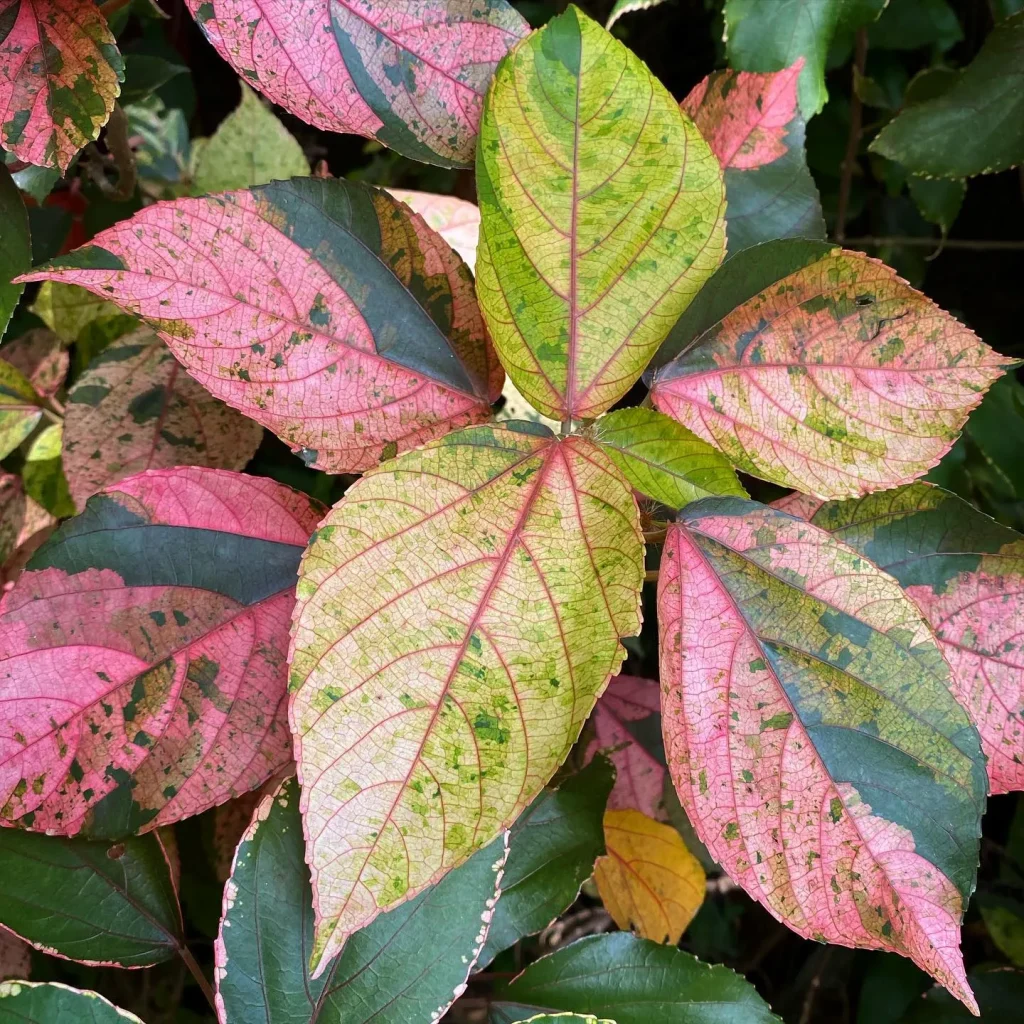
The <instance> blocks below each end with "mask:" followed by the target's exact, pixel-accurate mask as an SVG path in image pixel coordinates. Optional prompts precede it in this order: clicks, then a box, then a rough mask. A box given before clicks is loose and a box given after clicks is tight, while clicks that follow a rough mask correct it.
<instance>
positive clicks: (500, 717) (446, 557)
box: [290, 423, 643, 971]
mask: <svg viewBox="0 0 1024 1024" xmlns="http://www.w3.org/2000/svg"><path fill="white" fill-rule="evenodd" d="M368 579H373V580H375V581H376V582H375V586H374V587H373V588H368V587H367V583H366V581H367V580H368ZM642 580H643V547H642V542H641V536H640V532H639V517H638V513H637V508H636V504H635V502H634V501H633V497H632V494H631V493H630V491H629V489H628V487H627V486H626V484H625V482H624V481H623V480H622V478H621V477H620V476H619V474H618V472H617V471H616V470H615V468H614V466H613V465H612V463H611V462H610V461H609V460H608V458H607V457H606V456H605V455H603V454H602V452H601V450H600V449H599V448H598V447H597V446H596V445H594V444H593V443H592V442H590V441H587V440H586V439H584V438H581V437H568V438H565V439H564V440H559V439H557V438H555V437H554V436H553V435H551V434H550V433H549V432H548V431H546V430H544V428H542V427H538V426H535V425H533V424H521V423H520V424H512V425H510V426H487V427H473V428H469V429H467V430H463V431H460V432H458V433H455V434H449V435H448V436H447V437H445V438H442V439H441V440H440V441H435V442H432V443H431V444H430V445H427V446H426V447H424V448H422V449H420V450H418V451H415V452H409V453H408V454H406V455H404V456H402V457H401V458H399V459H397V460H392V461H391V462H388V463H387V464H385V465H384V466H381V467H379V468H378V469H376V470H374V471H372V472H371V473H368V474H367V475H366V476H364V477H363V478H362V479H361V480H360V481H358V482H357V483H356V484H355V485H354V486H353V487H352V488H350V490H349V491H348V492H347V493H346V495H345V497H344V498H343V499H342V501H341V502H340V503H339V504H338V505H337V506H336V507H335V508H334V510H333V511H332V512H331V513H330V514H329V515H328V517H327V518H326V519H325V520H324V522H323V524H322V525H321V527H320V529H319V530H318V531H317V535H316V537H315V538H314V540H313V541H312V543H311V544H310V547H309V550H308V552H307V553H306V556H305V557H304V559H303V562H302V567H301V570H300V580H299V587H298V604H297V607H296V613H295V627H294V630H293V640H292V647H291V661H292V675H291V688H292V690H293V693H292V697H291V704H290V721H291V726H292V733H293V735H294V736H295V753H296V760H297V762H298V770H299V779H300V780H301V782H302V787H303V797H302V798H303V803H302V808H303V823H304V827H305V831H306V838H307V844H308V848H307V861H308V863H309V864H310V865H311V868H312V875H313V892H314V901H315V904H316V908H317V939H316V944H315V948H314V955H313V962H314V964H317V965H319V967H318V970H319V971H322V970H323V968H324V967H325V965H326V963H327V961H329V960H330V959H331V958H332V957H333V956H334V955H335V954H336V952H337V950H338V949H339V948H340V946H341V945H342V943H343V941H344V939H345V937H346V936H347V935H348V934H349V933H351V932H353V931H355V930H357V929H359V928H361V927H363V926H364V925H366V924H368V923H369V922H370V921H372V920H373V919H374V917H376V915H377V914H378V913H380V911H381V910H384V909H387V908H388V907H391V906H394V905H396V904H397V903H400V902H402V901H404V900H407V899H411V898H412V897H413V896H415V895H416V893H418V892H420V891H421V890H422V889H423V888H425V887H426V886H428V885H431V884H433V883H434V882H436V881H437V880H438V879H440V878H441V877H443V876H444V874H445V873H446V872H447V871H449V870H451V868H453V867H455V866H457V865H458V864H460V863H462V862H463V861H464V860H466V858H467V857H469V856H470V855H471V854H473V853H474V852H475V851H476V850H478V849H480V848H481V847H482V846H484V845H486V844H487V843H489V842H490V841H491V840H492V839H493V838H494V837H495V836H496V835H498V834H499V833H500V832H501V831H502V830H503V829H504V828H506V827H508V826H509V825H510V824H511V823H512V822H513V821H514V820H515V819H516V818H517V817H518V815H519V814H520V812H521V811H522V810H523V809H524V808H525V807H526V806H527V805H528V804H529V803H530V802H531V801H532V800H533V798H534V797H535V796H536V795H537V794H538V793H539V792H540V790H541V787H542V786H543V785H544V784H545V783H546V782H547V781H548V779H550V778H551V775H552V774H553V772H554V771H555V769H556V768H557V767H558V766H559V765H560V764H561V763H562V761H563V760H564V759H565V756H566V755H567V753H568V752H569V749H570V747H571V746H572V744H573V742H574V741H575V740H576V738H577V737H578V736H579V733H580V730H581V728H582V726H583V723H584V722H585V721H586V718H587V716H588V715H589V714H590V712H591V710H592V708H593V706H594V701H595V700H596V698H597V695H598V694H599V693H600V692H601V690H602V689H603V688H604V686H605V683H606V681H607V679H608V678H609V676H610V675H612V674H614V673H615V672H616V671H617V669H618V667H619V665H620V664H621V662H622V659H623V657H624V654H625V651H624V650H623V648H622V646H621V644H620V643H619V637H623V636H631V635H634V634H635V633H636V632H637V631H638V630H639V626H640V615H639V604H640V589H641V584H642Z"/></svg>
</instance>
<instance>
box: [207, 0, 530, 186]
mask: <svg viewBox="0 0 1024 1024" xmlns="http://www.w3.org/2000/svg"><path fill="white" fill-rule="evenodd" d="M187 2H188V6H189V9H190V10H191V11H192V13H193V14H194V15H195V17H196V20H197V21H198V23H199V25H200V27H201V28H202V29H203V31H204V32H205V33H206V36H207V38H208V39H209V40H210V42H211V43H213V45H214V46H215V47H216V48H217V50H218V51H219V53H220V54H221V56H222V57H224V58H225V59H226V60H227V61H229V62H230V63H231V65H232V66H233V67H234V68H235V70H236V71H238V73H239V74H240V75H241V76H242V77H243V78H245V79H246V80H247V81H248V82H249V83H250V84H251V85H253V86H254V87H255V88H257V89H259V90H260V92H262V93H263V94H264V95H265V96H266V97H267V98H268V99H270V100H272V101H273V102H274V103H279V104H280V105H281V106H283V107H284V108H285V109H287V110H288V111H290V112H291V113H293V114H295V115H296V116H297V117H301V118H302V119H303V120H304V121H308V122H309V123H310V124H312V125H315V126H316V127H317V128H325V129H327V130H328V131H334V132H354V133H356V134H358V135H366V136H370V137H372V138H376V139H377V140H378V141H379V142H382V143H384V145H386V146H390V147H391V148H392V149H394V150H397V151H398V152H399V153H402V154H403V155H405V156H409V157H412V158H413V159H415V160H423V161H426V162H427V163H433V164H440V165H442V166H445V167H465V166H468V165H469V164H470V163H472V159H473V145H474V142H475V140H476V133H477V126H478V124H479V121H480V107H481V104H482V102H483V93H484V90H485V89H486V88H487V83H488V82H489V81H490V78H491V75H492V74H493V73H494V67H495V65H496V64H497V63H498V61H499V60H500V59H501V58H502V57H503V56H504V54H505V53H506V51H507V50H508V48H509V47H510V46H511V45H512V44H513V43H514V42H515V41H516V40H517V39H520V38H522V37H523V36H524V35H526V33H527V31H529V27H528V26H527V24H526V22H525V21H524V20H523V18H522V17H521V16H520V15H519V14H518V13H516V10H515V8H513V7H512V6H511V5H510V4H508V3H506V2H505V0H483V2H478V0H187Z"/></svg>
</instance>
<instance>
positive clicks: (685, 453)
mask: <svg viewBox="0 0 1024 1024" xmlns="http://www.w3.org/2000/svg"><path fill="white" fill-rule="evenodd" d="M594 436H595V437H596V438H597V440H598V441H599V442H600V444H601V447H602V448H603V449H604V450H605V451H606V452H607V453H608V455H609V457H610V458H611V460H612V462H614V463H615V465H616V466H618V467H619V469H620V470H621V471H622V475H623V476H624V477H625V478H626V479H627V480H628V481H629V483H630V485H631V486H632V487H633V488H634V489H635V490H638V491H639V492H640V493H641V494H646V495H647V497H649V498H654V499H655V500H656V501H660V502H661V503H662V504H663V505H667V506H668V507H669V508H673V509H678V508H682V507H683V506H684V505H688V504H689V503H690V502H691V501H696V500H697V499H698V498H706V497H707V496H708V495H709V494H736V495H740V496H745V495H746V491H744V490H743V486H742V485H741V484H740V482H739V480H738V479H737V478H736V471H735V470H734V469H733V468H732V465H731V464H730V463H729V460H728V459H727V458H726V457H725V456H724V455H723V454H722V453H721V452H720V451H718V449H717V448H713V447H712V446H711V445H710V444H708V443H707V441H702V440H701V439H700V438H699V437H697V436H696V435H695V434H693V433H692V432H691V431H689V430H687V429H686V427H684V426H683V425H682V424H681V423H677V422H676V421H675V420H674V419H672V417H671V416H666V415H664V413H660V412H656V411H655V410H654V409H644V408H636V409H617V410H616V411H615V412H610V413H608V415H607V416H603V417H601V419H600V420H598V422H597V429H596V434H595V435H594Z"/></svg>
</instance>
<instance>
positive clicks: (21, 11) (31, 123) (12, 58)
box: [0, 0, 124, 172]
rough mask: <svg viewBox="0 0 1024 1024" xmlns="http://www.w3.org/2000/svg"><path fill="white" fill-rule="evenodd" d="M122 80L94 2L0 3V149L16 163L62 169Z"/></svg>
mask: <svg viewBox="0 0 1024 1024" xmlns="http://www.w3.org/2000/svg"><path fill="white" fill-rule="evenodd" d="M123 79H124V64H123V62H122V60H121V55H120V54H119V53H118V51H117V44H116V43H115V41H114V36H113V34H112V33H111V31H110V29H109V28H108V27H107V23H106V21H105V20H104V17H103V15H102V14H101V13H100V12H99V10H98V9H97V5H96V4H95V3H93V0H0V144H2V145H3V147H4V148H5V149H8V150H10V151H11V152H12V153H14V155H15V156H16V157H18V159H19V160H23V161H24V162H25V163H30V164H38V165H41V166H44V167H58V168H60V170H61V171H62V172H63V171H66V170H67V168H68V165H69V164H70V163H71V161H72V159H73V158H74V156H75V154H76V153H77V152H78V151H79V150H80V149H81V148H82V147H83V146H84V145H85V144H86V143H87V142H91V141H92V140H93V139H95V138H96V137H97V136H98V135H99V133H100V129H101V128H102V127H103V125H104V124H106V122H107V118H108V117H109V116H110V112H111V110H113V108H114V100H115V99H117V96H118V94H119V93H120V91H121V86H120V82H121V81H122V80H123Z"/></svg>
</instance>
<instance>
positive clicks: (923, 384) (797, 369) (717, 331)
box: [651, 250, 1012, 498]
mask: <svg viewBox="0 0 1024 1024" xmlns="http://www.w3.org/2000/svg"><path fill="white" fill-rule="evenodd" d="M1011 363H1012V360H1010V359H1007V358H1005V357H1004V356H1001V355H999V354H997V353H996V352H993V351H992V349H990V348H989V347H988V346H987V345H985V344H984V343H983V342H982V341H980V340H979V339H978V337H977V336H976V335H975V334H974V333H973V332H972V331H970V330H968V329H967V328H966V327H964V326H963V325H962V324H960V323H958V322H957V321H956V320H954V319H953V317H951V316H950V315H949V314H948V313H945V312H943V310H941V309H939V307H938V306H936V305H935V304H934V303H933V302H932V301H931V300H930V299H927V298H926V297H925V296H924V295H922V294H921V293H920V292H917V291H915V290H914V289H913V288H911V287H910V286H909V285H908V284H907V283H906V282H904V281H903V280H901V279H900V278H899V277H897V276H896V273H895V271H893V270H891V269H890V268H889V267H887V266H885V264H883V263H880V262H878V261H877V260H873V259H870V258H869V257H867V256H864V255H862V254H860V253H851V252H846V251H843V250H838V251H833V252H832V253H830V254H828V255H826V256H824V257H822V258H821V259H820V260H818V261H817V262H815V263H812V264H810V265H809V266H807V267H805V268H804V269H802V270H799V271H797V272H796V273H793V274H790V275H789V276H788V277H785V278H783V279H782V280H781V281H778V282H776V283H775V284H773V285H771V286H769V287H768V288H766V289H765V290H764V291H762V292H760V293H759V294H757V295H755V296H754V297H753V298H752V299H749V300H747V301H746V302H744V303H742V304H741V305H740V306H738V307H737V308H736V309H735V310H733V311H732V312H731V313H729V314H728V315H727V316H725V317H724V318H722V319H721V320H720V321H719V322H718V323H716V324H715V325H714V326H713V327H710V328H709V329H708V330H706V331H705V332H704V333H703V334H702V335H701V336H700V337H699V338H698V339H697V340H696V341H695V342H693V343H692V344H691V345H690V346H689V347H688V348H684V349H683V351H682V352H681V353H680V354H679V355H678V356H677V357H676V358H675V359H674V360H673V361H672V362H670V363H668V364H666V365H664V366H662V367H661V368H660V369H658V370H657V371H656V372H655V373H654V375H653V378H652V380H651V397H652V400H653V402H654V405H655V406H656V407H657V408H659V409H660V410H662V412H666V413H668V414H669V415H671V416H673V417H674V418H675V419H677V420H679V422H680V423H682V424H683V425H684V426H685V427H688V428H689V429H690V430H692V431H693V432H694V433H695V434H697V435H698V436H699V437H703V438H704V440H706V441H709V442H710V443H712V444H714V445H715V446H716V447H718V448H720V449H721V450H722V451H724V452H725V454H726V455H728V456H729V458H730V459H731V460H732V462H733V463H734V464H735V465H736V466H738V467H739V468H740V469H742V470H744V471H746V472H748V473H752V474H753V475H754V476H759V477H762V478H763V479H765V480H771V481H772V482H774V483H777V484H781V485H782V486H784V487H793V488H795V489H796V490H799V491H802V492H804V493H807V494H815V495H818V496H820V497H823V498H841V497H849V496H853V495H857V494H863V493H865V492H867V491H872V490H878V489H880V488H884V487H892V486H895V485H897V484H902V483H908V482H910V481H911V480H914V479H916V478H917V477H919V476H923V475H924V474H925V473H926V472H927V471H928V469H929V468H930V467H931V466H934V465H935V463H937V462H938V461H939V459H940V458H941V457H942V455H943V454H944V453H945V452H947V451H948V450H949V448H950V446H951V445H952V443H953V441H954V440H955V439H956V436H957V432H958V431H959V429H960V428H961V427H962V426H963V424H964V422H965V420H966V419H967V415H968V413H969V412H970V411H971V409H973V408H974V407H975V406H976V405H977V404H978V403H979V402H980V401H981V398H982V396H983V395H984V393H985V391H986V390H987V388H988V387H989V385H990V384H992V382H993V381H994V380H996V379H997V378H998V377H999V376H1000V375H1001V374H1002V373H1003V372H1004V370H1005V368H1006V367H1007V366H1008V365H1010V364H1011Z"/></svg>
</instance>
